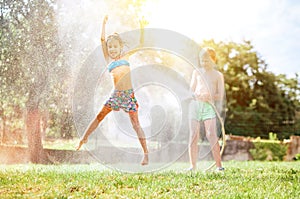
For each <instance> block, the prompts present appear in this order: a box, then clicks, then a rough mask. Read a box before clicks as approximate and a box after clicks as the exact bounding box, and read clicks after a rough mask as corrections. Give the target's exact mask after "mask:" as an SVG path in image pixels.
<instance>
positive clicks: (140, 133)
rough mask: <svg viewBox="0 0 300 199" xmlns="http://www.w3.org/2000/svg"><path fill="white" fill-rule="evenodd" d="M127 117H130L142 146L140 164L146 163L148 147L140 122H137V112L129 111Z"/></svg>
mask: <svg viewBox="0 0 300 199" xmlns="http://www.w3.org/2000/svg"><path fill="white" fill-rule="evenodd" d="M129 117H130V121H131V124H132V127H133V129H134V130H135V132H136V134H137V136H138V138H139V141H140V144H141V146H142V148H143V151H144V158H143V160H142V162H141V164H142V165H147V164H148V161H149V159H148V148H147V143H146V137H145V133H144V131H143V129H142V128H141V125H140V122H139V118H138V112H137V111H136V112H130V113H129Z"/></svg>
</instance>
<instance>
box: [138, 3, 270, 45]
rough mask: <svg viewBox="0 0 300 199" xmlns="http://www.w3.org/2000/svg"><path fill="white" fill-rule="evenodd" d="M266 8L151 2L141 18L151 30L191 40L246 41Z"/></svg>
mask: <svg viewBox="0 0 300 199" xmlns="http://www.w3.org/2000/svg"><path fill="white" fill-rule="evenodd" d="M265 5H266V2H265V3H262V2H259V1H258V0H253V1H239V0H229V1H219V0H210V1H208V0H205V1H203V0H199V1H195V0H194V1H193V0H187V1H172V0H160V1H148V2H147V3H146V4H145V5H144V7H143V8H142V15H143V16H144V17H145V18H146V19H147V20H148V21H149V25H148V27H151V28H164V29H169V30H173V31H177V32H179V33H182V34H185V35H186V36H188V37H191V38H192V39H194V40H195V41H201V40H203V39H212V38H213V39H215V40H224V39H244V38H241V34H243V33H244V34H245V35H246V33H249V31H251V28H252V26H253V25H254V23H258V20H259V19H258V17H257V16H258V14H259V12H260V9H261V8H262V7H263V6H265Z"/></svg>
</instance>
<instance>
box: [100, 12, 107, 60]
mask: <svg viewBox="0 0 300 199" xmlns="http://www.w3.org/2000/svg"><path fill="white" fill-rule="evenodd" d="M107 19H108V16H107V15H106V16H105V17H104V19H103V24H102V33H101V45H102V50H103V55H104V58H105V61H106V62H108V52H107V46H106V41H105V25H106V22H107Z"/></svg>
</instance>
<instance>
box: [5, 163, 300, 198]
mask: <svg viewBox="0 0 300 199" xmlns="http://www.w3.org/2000/svg"><path fill="white" fill-rule="evenodd" d="M185 166H186V167H187V166H188V164H175V165H173V166H172V167H173V169H172V168H170V170H169V171H162V172H155V173H145V174H143V173H137V174H130V173H120V172H117V171H111V170H108V169H107V168H106V167H104V166H102V165H99V164H91V165H56V166H54V165H48V166H45V165H15V166H4V165H2V166H1V165H0V184H1V186H0V192H1V198H149V199H150V198H199V197H200V198H282V199H285V198H298V197H299V195H300V190H299V180H300V176H299V175H298V173H299V172H300V162H276V163H271V162H255V161H253V162H228V163H225V167H226V170H225V172H224V173H213V172H212V173H203V172H195V173H193V174H191V173H190V172H180V171H182V170H183V169H184V168H185ZM174 167H175V170H174ZM176 167H177V169H176ZM178 167H179V168H180V170H178Z"/></svg>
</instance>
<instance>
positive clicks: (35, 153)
mask: <svg viewBox="0 0 300 199" xmlns="http://www.w3.org/2000/svg"><path fill="white" fill-rule="evenodd" d="M26 130H27V139H28V150H29V156H30V157H29V159H30V161H31V162H32V163H44V153H43V145H42V137H41V124H40V113H39V109H38V107H37V106H35V107H27V118H26Z"/></svg>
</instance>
